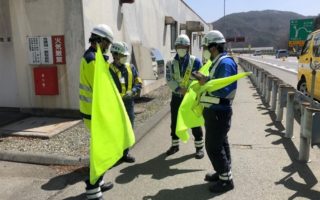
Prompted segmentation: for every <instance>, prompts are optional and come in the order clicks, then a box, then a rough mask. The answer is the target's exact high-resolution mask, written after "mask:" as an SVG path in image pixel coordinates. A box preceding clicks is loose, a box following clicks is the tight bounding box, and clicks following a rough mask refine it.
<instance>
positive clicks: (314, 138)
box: [238, 57, 320, 162]
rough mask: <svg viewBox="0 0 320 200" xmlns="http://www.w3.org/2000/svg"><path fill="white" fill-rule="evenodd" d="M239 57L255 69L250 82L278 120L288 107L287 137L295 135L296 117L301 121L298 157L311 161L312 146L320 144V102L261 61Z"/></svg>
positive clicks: (249, 67) (243, 62)
mask: <svg viewBox="0 0 320 200" xmlns="http://www.w3.org/2000/svg"><path fill="white" fill-rule="evenodd" d="M238 61H239V64H240V66H241V67H242V68H243V69H244V70H245V71H250V72H252V75H251V76H250V79H251V82H252V83H253V85H254V86H255V87H256V88H257V91H258V92H259V93H260V95H261V99H262V101H263V102H264V103H265V104H267V105H269V106H270V111H272V112H275V114H276V121H278V122H281V121H282V120H283V115H284V108H286V113H285V117H286V125H285V134H284V137H286V138H288V139H291V138H293V137H294V135H293V133H294V131H293V128H294V126H293V124H294V120H296V121H297V122H298V123H299V124H300V135H299V137H300V146H299V158H298V159H299V160H300V161H302V162H309V161H310V159H309V157H310V156H309V155H310V147H312V146H314V145H320V103H318V102H316V101H314V100H312V101H311V98H310V97H309V96H306V95H304V94H303V93H301V92H300V91H297V90H296V89H295V88H293V87H292V86H290V85H288V84H285V83H284V82H283V81H282V80H280V79H279V78H277V77H276V76H274V75H272V74H270V73H269V72H268V71H266V70H264V69H263V68H261V67H259V66H258V65H256V64H253V63H251V62H250V61H248V60H245V59H243V58H241V57H239V58H238ZM311 103H312V104H311ZM311 105H312V106H311Z"/></svg>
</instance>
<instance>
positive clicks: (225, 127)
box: [203, 108, 232, 174]
mask: <svg viewBox="0 0 320 200" xmlns="http://www.w3.org/2000/svg"><path fill="white" fill-rule="evenodd" d="M203 117H204V120H205V128H206V138H205V146H206V151H207V154H208V157H209V159H210V161H211V164H212V166H213V169H214V170H215V171H216V172H217V173H218V174H222V173H226V172H229V171H230V170H231V155H230V146H229V141H228V136H227V134H228V132H229V130H230V125H231V117H232V109H228V110H219V111H217V110H214V109H210V108H205V109H204V111H203Z"/></svg>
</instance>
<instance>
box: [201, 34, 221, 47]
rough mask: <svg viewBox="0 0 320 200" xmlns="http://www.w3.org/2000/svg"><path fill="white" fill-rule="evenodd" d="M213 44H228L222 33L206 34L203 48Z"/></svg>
mask: <svg viewBox="0 0 320 200" xmlns="http://www.w3.org/2000/svg"><path fill="white" fill-rule="evenodd" d="M212 43H217V44H219V43H226V40H225V38H224V36H223V35H222V33H221V32H220V31H217V30H212V31H209V32H208V33H207V34H205V36H204V37H203V39H202V46H208V45H209V44H212Z"/></svg>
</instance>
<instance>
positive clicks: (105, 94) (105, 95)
mask: <svg viewBox="0 0 320 200" xmlns="http://www.w3.org/2000/svg"><path fill="white" fill-rule="evenodd" d="M95 62H96V65H95V72H94V85H93V102H92V121H91V140H90V183H91V184H95V183H96V182H97V180H98V179H99V177H101V175H103V174H104V173H105V172H106V171H107V170H108V169H110V168H111V167H112V166H113V165H114V164H115V163H116V162H117V161H118V160H119V159H120V158H121V157H122V155H123V151H124V149H126V148H129V147H130V146H132V145H133V144H134V142H135V137H134V133H133V130H132V126H131V123H130V120H129V117H128V114H127V112H126V110H125V107H124V104H123V101H122V99H121V97H120V94H119V92H118V90H117V88H116V85H115V84H114V81H113V79H112V76H111V74H110V71H109V64H108V65H107V66H106V63H105V61H104V58H103V56H102V53H101V50H100V48H98V51H97V53H96V61H95Z"/></svg>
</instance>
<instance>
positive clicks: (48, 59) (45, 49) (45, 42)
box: [40, 37, 53, 64]
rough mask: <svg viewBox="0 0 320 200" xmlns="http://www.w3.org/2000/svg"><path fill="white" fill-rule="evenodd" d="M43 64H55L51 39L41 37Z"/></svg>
mask: <svg viewBox="0 0 320 200" xmlns="http://www.w3.org/2000/svg"><path fill="white" fill-rule="evenodd" d="M40 52H41V64H53V54H52V41H51V37H40Z"/></svg>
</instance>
